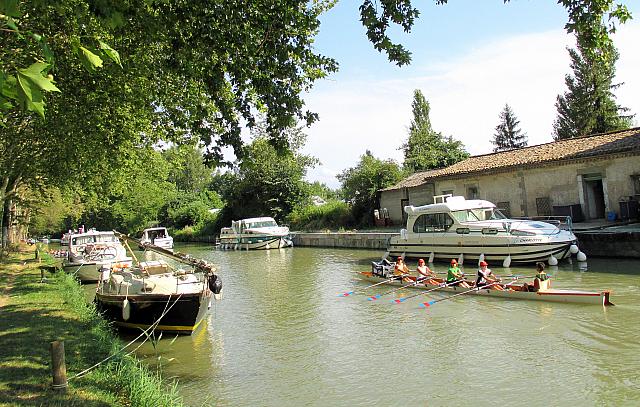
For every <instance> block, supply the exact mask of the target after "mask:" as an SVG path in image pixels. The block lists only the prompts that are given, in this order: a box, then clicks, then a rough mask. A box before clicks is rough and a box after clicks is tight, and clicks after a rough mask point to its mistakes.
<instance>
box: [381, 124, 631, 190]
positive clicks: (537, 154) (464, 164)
mask: <svg viewBox="0 0 640 407" xmlns="http://www.w3.org/2000/svg"><path fill="white" fill-rule="evenodd" d="M626 152H632V153H635V154H640V127H636V128H633V129H629V130H624V131H617V132H612V133H605V134H596V135H593V136H585V137H576V138H572V139H567V140H560V141H554V142H552V143H546V144H539V145H537V146H530V147H525V148H520V149H516V150H510V151H502V152H499V153H492V154H484V155H476V156H473V157H469V158H467V159H466V160H464V161H460V162H458V163H456V164H453V165H451V166H449V167H445V168H440V169H437V170H430V171H424V172H417V173H415V174H412V175H410V176H409V177H408V178H405V179H404V180H402V181H400V182H399V183H398V184H396V185H394V186H392V187H389V188H385V189H382V191H390V190H394V189H400V188H407V187H415V186H418V185H421V184H424V183H425V182H427V181H430V180H432V179H434V178H443V177H444V178H447V177H453V176H458V175H463V174H473V173H478V172H487V171H491V172H494V171H500V170H507V169H510V168H513V167H533V166H537V165H541V164H545V163H552V162H562V161H569V160H576V159H580V158H587V157H597V156H604V155H609V154H617V153H626Z"/></svg>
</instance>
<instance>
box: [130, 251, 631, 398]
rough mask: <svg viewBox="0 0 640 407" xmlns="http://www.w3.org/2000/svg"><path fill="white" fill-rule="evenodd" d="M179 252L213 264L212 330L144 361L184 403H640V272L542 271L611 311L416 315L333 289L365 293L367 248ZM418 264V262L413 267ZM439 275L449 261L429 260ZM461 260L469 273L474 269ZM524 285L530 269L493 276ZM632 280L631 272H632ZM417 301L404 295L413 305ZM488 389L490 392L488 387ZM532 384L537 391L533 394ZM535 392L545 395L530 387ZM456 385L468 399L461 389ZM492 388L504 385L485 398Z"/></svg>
mask: <svg viewBox="0 0 640 407" xmlns="http://www.w3.org/2000/svg"><path fill="white" fill-rule="evenodd" d="M179 250H181V251H186V252H189V253H192V254H193V255H195V256H197V257H202V258H206V259H208V260H210V261H212V262H214V263H215V264H217V265H218V266H219V268H220V272H221V275H222V279H223V284H224V299H223V301H221V302H219V303H216V304H215V305H214V308H213V310H212V314H211V316H210V318H209V323H208V325H207V326H206V329H202V330H199V331H198V332H197V333H196V334H194V335H192V336H190V337H179V338H178V339H177V340H176V341H175V342H173V343H171V341H170V340H163V341H161V342H160V344H159V346H158V347H157V349H153V347H152V346H150V345H147V344H145V346H143V347H142V348H141V349H140V355H141V356H142V357H145V358H146V360H148V361H149V363H150V364H154V363H156V362H155V361H153V359H154V358H157V357H156V352H157V353H158V354H160V355H161V356H162V359H161V360H164V361H167V360H171V358H175V359H173V360H172V361H171V362H169V363H165V364H163V365H162V370H163V373H164V374H165V376H177V377H179V378H180V391H181V393H182V394H183V396H184V397H185V399H186V401H187V403H188V404H189V405H194V406H199V405H201V404H202V403H207V404H211V405H218V406H255V405H260V406H289V405H291V406H293V405H295V406H299V405H305V406H316V405H317V406H326V405H362V406H365V405H366V406H370V405H372V404H378V405H403V406H423V405H456V406H475V405H487V404H497V405H499V404H503V405H526V406H543V405H544V406H546V405H567V404H570V403H574V404H579V405H603V404H604V405H607V404H611V405H633V404H634V403H633V402H634V401H639V400H638V397H639V395H640V392H639V391H638V390H640V388H639V387H638V386H639V383H638V377H637V374H636V373H635V369H636V368H637V366H638V365H639V362H640V359H639V356H638V355H640V345H639V344H638V341H637V334H638V328H637V327H638V326H639V323H640V316H639V315H640V312H639V311H640V306H639V305H638V274H637V270H638V269H639V268H638V266H639V265H640V263H638V262H634V261H628V260H624V261H611V260H601V259H589V263H588V265H589V269H588V271H589V272H588V273H584V272H582V271H581V268H580V265H579V264H577V262H573V263H572V264H569V263H565V262H561V263H560V265H559V266H557V267H549V268H548V270H547V271H548V272H549V274H552V275H553V276H554V281H553V286H554V288H575V289H583V290H597V289H604V288H608V289H612V290H613V291H614V294H613V297H612V300H613V302H614V303H616V304H617V306H616V307H612V308H607V309H604V308H603V307H600V306H582V305H575V304H553V303H543V302H532V301H510V300H505V299H498V298H484V297H482V298H478V297H467V296H461V297H459V298H455V299H452V300H450V301H443V302H441V303H437V304H436V305H434V306H433V307H430V308H428V309H423V308H419V307H418V304H419V302H421V301H426V300H428V299H434V298H442V296H443V294H437V293H434V294H433V295H431V294H428V295H425V296H418V297H417V298H415V299H412V300H409V301H407V302H406V303H402V304H399V305H394V304H391V303H390V302H389V300H391V299H392V298H394V297H393V295H394V294H391V295H388V296H385V297H382V298H380V299H379V300H378V301H366V297H367V296H368V295H374V294H378V293H382V292H385V291H387V290H388V287H384V286H381V287H376V288H372V289H370V290H367V292H366V293H365V294H363V295H358V296H353V297H346V298H338V297H336V293H339V292H344V291H349V290H352V289H358V288H359V289H361V288H363V287H365V286H366V285H368V283H363V282H360V281H358V280H356V279H355V278H354V276H355V274H354V272H356V271H360V270H367V269H369V267H370V262H371V260H377V259H379V256H380V253H377V252H375V251H357V250H344V249H342V250H336V249H310V248H294V249H283V250H272V251H269V252H262V251H249V252H247V251H242V252H236V251H224V252H223V251H215V250H213V249H212V248H211V247H208V246H196V245H191V246H183V247H180V248H179ZM409 265H410V266H411V267H412V268H415V264H413V263H410V264H409ZM433 268H435V270H436V271H438V272H445V271H446V268H447V265H446V264H444V263H436V264H435V265H434V267H433ZM475 269H476V268H475V264H471V263H469V264H467V267H466V272H467V275H469V274H473V273H475ZM493 269H494V272H495V273H496V274H499V275H511V274H519V275H524V276H531V275H533V274H534V273H535V271H534V267H521V266H513V265H512V266H511V268H509V269H502V268H500V267H495V266H494V267H493ZM633 270H636V274H633ZM414 292H415V291H412V290H409V289H407V290H401V291H400V292H398V293H397V294H398V295H399V296H400V295H407V294H412V293H414ZM487 383H489V385H487ZM537 384H540V387H539V388H538V387H536V386H537ZM532 388H538V389H542V390H541V391H532ZM460 389H463V390H464V391H458V390H460ZM489 389H498V390H499V391H491V393H490V397H485V396H484V395H488V393H487V392H488V391H489Z"/></svg>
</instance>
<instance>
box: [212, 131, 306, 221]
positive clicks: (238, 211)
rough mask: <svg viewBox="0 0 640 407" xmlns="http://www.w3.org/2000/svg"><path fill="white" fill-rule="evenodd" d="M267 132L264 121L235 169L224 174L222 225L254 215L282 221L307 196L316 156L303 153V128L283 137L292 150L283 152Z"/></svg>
mask: <svg viewBox="0 0 640 407" xmlns="http://www.w3.org/2000/svg"><path fill="white" fill-rule="evenodd" d="M266 131H267V130H266V126H265V125H264V124H260V125H258V126H256V132H255V133H254V140H253V141H252V142H251V144H249V145H247V146H246V147H245V148H244V152H243V158H242V160H241V161H240V162H239V163H238V166H237V169H236V171H235V172H234V173H233V174H229V175H226V176H225V177H224V180H223V182H222V186H223V188H222V193H223V199H224V200H225V201H226V206H225V208H224V209H223V211H222V214H221V216H220V217H219V218H218V219H219V222H220V223H221V224H229V223H230V221H231V220H232V219H239V218H247V217H255V216H271V217H273V218H275V219H276V220H277V221H282V220H284V218H285V217H286V216H287V215H288V214H289V213H290V212H291V211H292V210H293V208H294V207H295V206H296V205H298V204H299V203H301V202H305V201H307V199H308V196H309V188H308V185H307V183H306V182H305V181H304V177H305V175H306V173H307V170H308V169H309V168H311V167H312V166H314V165H315V164H316V163H317V159H316V158H314V157H311V156H307V155H304V154H301V153H300V149H301V148H302V147H303V145H304V142H305V139H306V135H305V134H304V133H302V130H301V129H300V128H290V129H288V130H287V131H286V132H285V134H284V135H283V137H286V139H287V144H288V145H289V146H290V149H287V150H285V151H283V150H280V149H277V148H275V147H274V146H273V145H272V144H271V143H269V140H268V139H267V138H266V133H265V132H266ZM217 178H218V177H217Z"/></svg>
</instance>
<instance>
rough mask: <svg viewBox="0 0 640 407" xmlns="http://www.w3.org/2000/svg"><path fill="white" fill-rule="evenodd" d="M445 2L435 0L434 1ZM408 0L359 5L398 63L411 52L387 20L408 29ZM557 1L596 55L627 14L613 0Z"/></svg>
mask: <svg viewBox="0 0 640 407" xmlns="http://www.w3.org/2000/svg"><path fill="white" fill-rule="evenodd" d="M503 1H504V2H505V3H508V2H509V0H503ZM447 2H448V0H435V3H436V4H437V5H443V4H447ZM411 3H412V2H411V0H380V1H376V0H364V1H363V2H362V4H361V5H360V21H361V22H362V24H363V25H364V27H365V28H366V30H367V37H368V38H369V41H370V42H371V43H372V44H373V46H374V48H375V49H377V50H378V51H380V52H385V53H386V54H387V57H388V58H389V61H392V62H395V63H396V64H397V65H398V66H402V65H406V64H409V63H410V62H411V52H409V51H408V50H407V49H405V48H404V47H403V46H402V45H400V44H395V43H393V42H392V41H391V38H389V36H388V35H387V30H388V29H389V28H390V26H391V24H397V25H399V26H400V27H401V28H402V30H403V31H404V32H410V31H411V28H412V27H413V24H414V23H415V20H416V19H417V18H418V17H419V16H420V11H419V10H418V9H416V8H414V7H413V6H412V4H411ZM558 4H561V5H562V6H564V8H565V9H566V10H567V12H568V14H569V21H568V22H567V24H565V29H566V30H567V32H568V33H574V32H575V33H581V35H582V36H583V38H584V39H585V42H584V45H585V47H586V49H587V50H589V53H592V54H593V55H594V56H596V57H597V53H596V52H592V50H597V49H606V48H607V47H608V46H609V45H610V44H611V43H612V42H611V38H610V37H609V34H610V33H614V32H615V31H616V23H620V24H624V23H625V22H626V21H627V20H629V19H630V18H631V13H629V10H628V9H627V7H626V6H625V5H623V4H615V5H614V0H558Z"/></svg>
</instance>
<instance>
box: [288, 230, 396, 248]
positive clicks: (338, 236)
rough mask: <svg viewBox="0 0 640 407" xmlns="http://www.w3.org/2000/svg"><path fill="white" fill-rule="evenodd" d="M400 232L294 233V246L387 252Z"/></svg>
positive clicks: (292, 234) (292, 235)
mask: <svg viewBox="0 0 640 407" xmlns="http://www.w3.org/2000/svg"><path fill="white" fill-rule="evenodd" d="M399 234H400V233H398V232H292V233H291V237H292V238H293V245H294V247H295V246H311V247H342V248H348V249H374V250H386V249H387V245H388V243H389V239H390V238H391V236H396V235H399Z"/></svg>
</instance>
